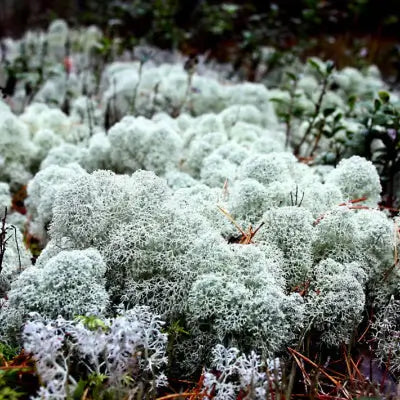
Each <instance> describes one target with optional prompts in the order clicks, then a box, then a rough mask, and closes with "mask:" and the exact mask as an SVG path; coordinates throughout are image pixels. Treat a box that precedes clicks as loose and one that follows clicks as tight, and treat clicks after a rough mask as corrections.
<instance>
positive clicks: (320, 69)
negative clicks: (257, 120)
mask: <svg viewBox="0 0 400 400" xmlns="http://www.w3.org/2000/svg"><path fill="white" fill-rule="evenodd" d="M308 63H309V65H310V67H311V68H312V69H313V70H314V71H315V73H316V74H317V76H318V77H319V78H320V84H321V91H320V94H319V97H318V100H317V102H316V103H315V105H314V107H315V110H314V113H313V114H312V115H311V118H310V119H309V121H308V126H307V129H306V130H305V132H304V134H303V137H302V138H301V140H300V141H299V143H298V144H297V145H296V147H295V149H294V154H295V155H300V152H301V147H302V146H303V144H304V143H305V142H306V140H307V139H308V138H309V136H310V134H312V133H313V130H314V129H315V128H316V127H317V133H316V134H315V142H316V143H315V142H314V147H315V146H316V145H318V142H319V139H320V138H321V136H322V133H323V130H321V127H322V126H323V125H324V122H321V121H324V120H323V119H322V120H321V119H320V118H319V116H320V112H321V111H322V113H323V116H324V117H326V116H328V115H330V114H331V113H332V112H333V111H332V110H330V109H325V110H324V109H323V100H324V97H325V95H326V93H327V91H328V88H329V83H330V81H331V77H332V73H333V71H334V69H335V64H334V63H333V61H327V62H326V63H325V64H323V65H321V64H319V63H318V62H316V61H314V60H313V59H311V58H310V59H309V60H308ZM317 125H318V126H317ZM318 128H319V129H318ZM314 147H313V148H314Z"/></svg>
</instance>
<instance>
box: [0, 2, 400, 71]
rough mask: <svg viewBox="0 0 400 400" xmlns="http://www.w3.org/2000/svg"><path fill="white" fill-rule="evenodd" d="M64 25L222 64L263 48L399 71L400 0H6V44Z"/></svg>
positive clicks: (1, 16)
mask: <svg viewBox="0 0 400 400" xmlns="http://www.w3.org/2000/svg"><path fill="white" fill-rule="evenodd" d="M57 17H62V18H65V19H67V20H68V22H69V23H70V24H71V25H73V26H77V25H90V24H97V25H100V26H101V27H102V28H103V29H105V31H106V32H107V34H108V35H117V34H118V35H122V36H124V37H125V38H126V39H127V40H129V41H130V42H131V43H132V44H135V42H137V41H138V40H140V39H143V38H144V39H146V41H147V42H149V43H151V44H155V45H157V46H159V47H163V48H179V49H180V50H182V51H184V52H186V53H191V52H204V51H210V52H211V54H212V55H213V56H216V57H217V58H218V59H219V60H222V61H232V54H236V55H237V54H239V56H242V55H244V54H249V53H251V52H252V51H254V49H256V48H257V47H258V46H259V45H273V46H275V47H277V48H279V49H282V50H289V49H293V48H300V49H301V50H300V51H301V54H304V55H305V56H306V55H308V54H311V53H312V54H314V55H315V54H319V55H320V56H322V57H325V58H332V59H334V60H335V62H336V64H337V65H338V66H344V65H348V64H353V65H354V64H357V62H358V60H357V58H360V59H362V60H363V61H364V62H366V63H377V64H378V65H379V66H380V67H381V69H383V71H384V72H385V73H387V74H388V73H391V74H396V70H397V69H398V65H399V63H398V60H399V59H400V57H399V54H400V50H399V45H398V40H399V32H400V1H398V0H385V1H379V0H330V1H329V0H275V1H265V0H251V1H239V0H231V1H229V2H225V1H213V0H130V1H127V0H111V1H110V0H35V1H32V0H1V1H0V37H4V36H20V35H22V33H23V32H24V31H26V30H27V29H28V28H35V27H46V26H47V24H48V22H49V21H51V20H52V19H54V18H57Z"/></svg>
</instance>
